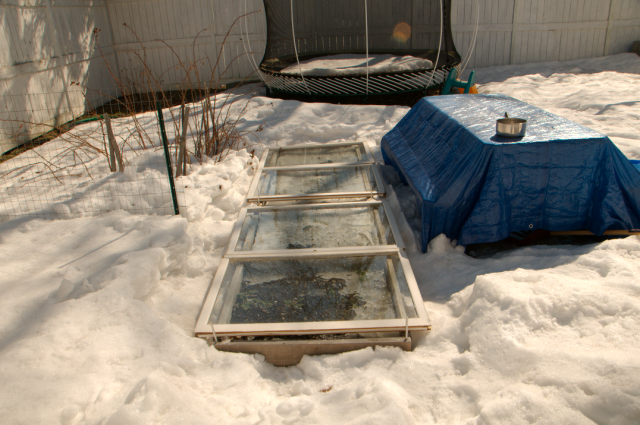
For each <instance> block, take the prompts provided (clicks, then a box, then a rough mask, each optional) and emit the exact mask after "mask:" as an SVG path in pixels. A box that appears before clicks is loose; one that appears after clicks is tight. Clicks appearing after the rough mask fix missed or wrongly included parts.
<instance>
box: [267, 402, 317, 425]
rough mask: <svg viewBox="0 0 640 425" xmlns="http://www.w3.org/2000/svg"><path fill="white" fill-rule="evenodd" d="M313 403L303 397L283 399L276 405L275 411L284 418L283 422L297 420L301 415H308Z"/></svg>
mask: <svg viewBox="0 0 640 425" xmlns="http://www.w3.org/2000/svg"><path fill="white" fill-rule="evenodd" d="M314 407H315V403H314V402H312V401H311V400H309V399H308V398H307V397H306V396H305V397H294V398H291V399H289V400H286V401H283V402H282V403H280V404H278V407H276V413H277V414H278V415H280V416H281V417H282V418H284V421H283V422H282V423H283V424H292V423H295V422H297V421H298V420H299V419H300V418H301V417H303V416H309V415H310V414H311V412H312V411H313V408H314Z"/></svg>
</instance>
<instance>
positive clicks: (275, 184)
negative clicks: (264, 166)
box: [257, 166, 378, 196]
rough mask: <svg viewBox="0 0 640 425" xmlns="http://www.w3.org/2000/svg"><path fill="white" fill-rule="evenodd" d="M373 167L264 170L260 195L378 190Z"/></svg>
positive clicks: (259, 190)
mask: <svg viewBox="0 0 640 425" xmlns="http://www.w3.org/2000/svg"><path fill="white" fill-rule="evenodd" d="M377 190H378V189H377V187H376V184H375V178H374V176H373V171H372V169H371V167H370V166H364V167H360V166H358V167H344V168H321V169H313V170H293V171H292V170H265V171H263V172H262V175H261V176H260V182H259V184H258V190H257V193H258V196H273V195H313V194H317V193H347V192H375V191H377Z"/></svg>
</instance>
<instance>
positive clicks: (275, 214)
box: [235, 204, 396, 251]
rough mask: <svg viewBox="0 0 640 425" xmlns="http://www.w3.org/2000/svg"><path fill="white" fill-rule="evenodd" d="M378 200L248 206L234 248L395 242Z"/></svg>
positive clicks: (288, 247) (250, 249)
mask: <svg viewBox="0 0 640 425" xmlns="http://www.w3.org/2000/svg"><path fill="white" fill-rule="evenodd" d="M395 243H396V242H395V239H394V238H393V234H392V232H391V227H390V226H389V222H388V220H387V216H386V214H385V211H384V207H383V206H382V205H381V204H378V205H367V206H353V207H351V206H349V207H332V208H309V207H300V208H299V209H298V208H296V209H283V210H269V209H262V210H249V211H247V215H246V217H245V219H244V222H243V224H242V231H241V232H240V238H239V239H238V243H237V244H236V247H235V249H236V250H237V251H258V250H273V249H300V248H335V247H344V246H378V245H395Z"/></svg>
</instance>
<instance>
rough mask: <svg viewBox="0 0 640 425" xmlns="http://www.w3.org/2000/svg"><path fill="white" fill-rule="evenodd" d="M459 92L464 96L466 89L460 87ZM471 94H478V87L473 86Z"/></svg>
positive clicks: (470, 90)
mask: <svg viewBox="0 0 640 425" xmlns="http://www.w3.org/2000/svg"><path fill="white" fill-rule="evenodd" d="M458 91H459V92H460V94H464V89H463V88H460V87H458ZM469 94H478V88H477V87H476V85H475V84H474V85H472V86H471V88H470V89H469Z"/></svg>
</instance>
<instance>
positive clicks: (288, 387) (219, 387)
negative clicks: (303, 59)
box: [0, 55, 640, 425]
mask: <svg viewBox="0 0 640 425" xmlns="http://www.w3.org/2000/svg"><path fill="white" fill-rule="evenodd" d="M616 61H619V62H616ZM638 61H640V58H635V59H633V58H631V57H630V56H628V55H619V56H615V57H612V58H608V59H607V60H606V61H605V60H601V59H593V60H590V61H584V62H583V63H581V65H580V69H582V70H585V69H591V71H589V72H581V73H578V72H575V73H572V72H569V70H565V69H564V68H563V67H564V66H574V67H575V66H576V65H575V64H571V63H570V64H562V65H561V64H546V65H539V67H540V69H541V70H543V71H540V72H543V73H547V72H548V73H549V75H546V74H544V75H546V76H544V75H542V74H540V75H537V71H536V69H535V68H533V67H531V66H529V65H525V66H516V67H508V68H499V69H495V68H493V69H488V70H478V76H479V78H478V79H479V82H480V83H483V82H486V84H484V85H483V86H482V87H481V89H482V90H491V91H503V92H506V93H507V94H510V95H512V96H514V95H515V96H516V97H520V98H521V99H523V100H526V101H529V102H531V103H533V104H535V105H536V106H541V107H545V108H547V109H550V110H552V111H554V112H556V113H558V114H560V115H564V116H567V117H568V118H570V119H577V120H591V121H592V122H591V123H587V125H588V126H591V127H593V128H595V129H596V130H599V131H604V132H605V133H607V131H608V129H609V128H611V129H613V130H615V131H618V130H617V129H631V130H633V129H635V130H634V131H636V130H637V127H636V126H637V118H634V114H637V107H638V106H637V104H628V105H627V104H626V103H629V102H633V100H628V98H627V97H624V96H627V93H626V91H627V89H626V88H627V87H632V88H633V87H636V84H637V77H638V71H637V68H634V66H636V65H637V63H638ZM615 63H618V64H619V66H620V67H622V68H621V69H622V70H623V71H624V72H613V71H614V70H613V69H609V68H607V67H612V66H613V65H612V64H615ZM556 68H557V71H556V70H555V69H556ZM527 69H529V71H527ZM509 70H511V71H509ZM509 72H511V73H512V74H511V76H510V75H509ZM527 72H528V73H527ZM604 72H606V73H607V75H606V76H605V75H602V74H603V73H604ZM559 74H563V75H565V76H564V77H560V76H559ZM500 76H502V77H500ZM490 77H491V78H494V77H495V78H494V80H490ZM485 78H486V79H485ZM500 78H502V80H501V79H500ZM483 79H484V80H483ZM563 79H564V80H567V81H568V80H569V79H573V80H572V81H573V83H571V84H563V83H562V80H563ZM490 81H493V82H490ZM605 84H606V85H605ZM577 86H579V88H577ZM532 93H537V95H533V94H532ZM611 93H613V94H611ZM542 94H544V95H542ZM614 96H615V97H616V98H615V99H614ZM620 102H623V104H620ZM587 104H588V105H601V107H600V106H599V107H598V108H587V109H585V108H581V107H580V105H587ZM606 105H612V106H610V107H608V108H606V109H605V106H606ZM603 109H604V112H603V113H600V114H599V112H600V111H602V110H603ZM407 110H408V109H407V108H396V107H385V106H353V105H326V104H317V103H316V104H303V103H300V102H294V101H281V100H274V99H267V98H265V97H257V98H255V99H254V100H252V102H251V107H250V109H249V111H248V113H247V114H246V115H245V117H244V121H243V122H242V123H241V124H240V125H241V128H242V129H245V130H254V131H255V130H257V129H258V128H259V127H260V126H262V128H263V129H262V131H259V132H257V133H256V134H257V135H258V137H260V140H261V141H263V142H264V143H265V144H267V145H268V146H275V145H289V144H294V143H304V142H310V141H318V142H328V141H340V140H356V139H358V140H364V141H365V142H367V143H369V145H370V147H371V148H372V149H373V151H374V154H375V155H376V156H377V158H378V160H380V153H379V143H380V139H381V137H382V135H384V134H385V133H386V132H387V131H389V130H390V129H391V128H392V127H393V125H395V123H397V122H398V121H399V119H400V118H401V117H402V116H403V115H404V114H405V113H406V111H407ZM616 120H619V121H620V124H619V125H617V124H616V125H614V123H615V121H616ZM583 123H586V121H584V122H583ZM608 126H611V127H608ZM631 130H629V132H630V134H631V133H632V131H631ZM620 131H622V130H620ZM614 142H616V143H618V146H620V147H621V149H623V151H625V153H627V154H628V155H629V154H630V153H632V154H633V152H639V151H638V149H640V142H638V141H637V139H635V138H633V137H614ZM258 148H259V146H252V147H251V148H250V149H249V151H250V150H251V149H256V150H257V149H258ZM256 153H259V152H256ZM256 161H257V159H256V158H255V157H252V155H251V153H250V152H248V151H247V150H245V151H240V152H238V153H237V154H235V153H234V154H231V155H230V156H228V157H227V158H226V159H225V160H224V161H223V162H222V163H220V164H218V165H214V164H213V163H212V162H206V163H204V164H202V165H194V166H193V167H192V168H190V169H189V173H188V175H187V176H185V177H181V178H180V179H179V182H180V184H181V185H183V186H184V188H185V189H184V191H185V193H184V197H185V199H184V202H185V206H184V208H183V214H182V215H181V216H178V217H174V216H147V215H133V214H131V213H130V212H128V211H122V210H120V211H114V212H111V213H108V214H105V215H102V216H99V217H83V218H75V219H69V220H55V221H54V220H38V219H24V218H23V219H12V220H9V221H6V222H4V223H0V258H2V259H3V260H4V261H3V262H1V263H0V293H1V294H2V297H1V298H0V308H1V309H2V312H3V314H2V315H0V368H1V369H0V370H1V373H0V400H1V401H0V415H2V418H3V422H6V423H16V424H21V423H24V424H32V423H54V424H56V423H61V424H109V425H115V424H149V423H154V424H155V423H158V424H160V423H166V424H175V423H179V422H183V423H189V424H198V423H202V424H205V423H206V424H210V423H212V422H215V423H234V424H257V423H259V424H292V423H353V424H356V423H394V424H446V423H455V424H482V423H498V424H499V423H504V424H514V423H516V424H518V423H562V424H565V423H567V424H592V423H615V424H636V423H638V422H640V361H639V360H638V355H637V353H638V351H639V350H640V342H639V338H638V335H639V334H640V283H639V282H640V258H639V256H640V239H639V238H638V237H636V236H632V237H628V238H621V239H615V240H609V241H607V242H604V243H601V244H597V245H587V246H539V247H530V248H521V249H518V250H514V251H510V252H505V253H502V254H500V255H498V256H495V257H493V258H488V259H474V258H471V257H468V256H466V255H465V254H464V253H463V250H462V248H461V247H458V246H456V243H455V241H450V240H447V238H445V237H444V236H440V237H437V238H435V239H434V240H433V241H432V242H431V246H430V248H429V252H428V253H427V254H421V253H419V252H418V250H417V249H416V246H415V242H414V240H413V238H412V237H411V235H412V233H413V231H414V230H413V229H412V227H411V226H410V224H409V223H411V222H412V220H413V218H412V217H413V216H412V201H411V200H410V198H409V197H407V193H406V192H404V191H403V190H402V188H399V190H398V191H397V192H394V191H393V188H392V187H391V186H390V187H389V189H390V193H389V200H390V202H391V203H392V205H393V208H394V211H396V217H397V218H398V220H399V222H400V223H399V225H400V227H401V230H402V233H403V236H404V238H405V242H406V243H407V250H408V255H409V257H410V261H411V264H412V266H413V269H414V272H415V274H416V278H417V280H418V283H419V286H420V290H421V293H422V296H423V298H424V300H425V304H426V308H427V311H428V312H429V313H430V316H431V319H432V323H433V330H432V331H431V332H430V333H428V334H424V335H421V336H419V337H418V338H417V339H416V349H415V350H414V351H413V352H409V353H406V352H402V351H400V350H399V349H391V348H387V349H376V350H373V349H365V350H360V351H356V352H352V353H345V354H342V355H334V356H321V357H305V358H303V360H302V362H301V363H300V364H299V365H298V366H296V367H290V368H276V367H273V366H272V365H270V364H268V363H265V362H264V359H263V358H262V357H261V356H249V355H242V354H232V353H221V352H217V351H216V350H215V349H214V348H213V347H209V346H208V345H207V344H206V342H205V341H203V340H200V339H195V338H193V337H192V332H193V327H194V324H195V320H196V317H197V315H198V312H199V309H200V306H201V303H202V301H203V298H204V295H205V292H206V290H207V287H208V285H209V283H210V281H211V278H212V276H213V274H214V273H215V270H216V268H217V266H218V263H219V261H220V258H221V256H222V254H223V252H224V249H225V248H226V246H227V244H228V240H229V235H230V231H231V227H232V225H233V222H234V220H235V219H236V217H237V214H238V211H239V209H240V208H241V206H242V205H243V201H244V196H245V195H246V191H247V189H248V186H249V182H250V180H251V178H252V176H253V173H254V168H255V167H256ZM116 178H117V177H116ZM120 178H122V177H120ZM389 183H393V181H389ZM96 190H97V189H96ZM400 205H402V211H403V212H404V214H400V208H401V207H400ZM414 209H415V208H414Z"/></svg>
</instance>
